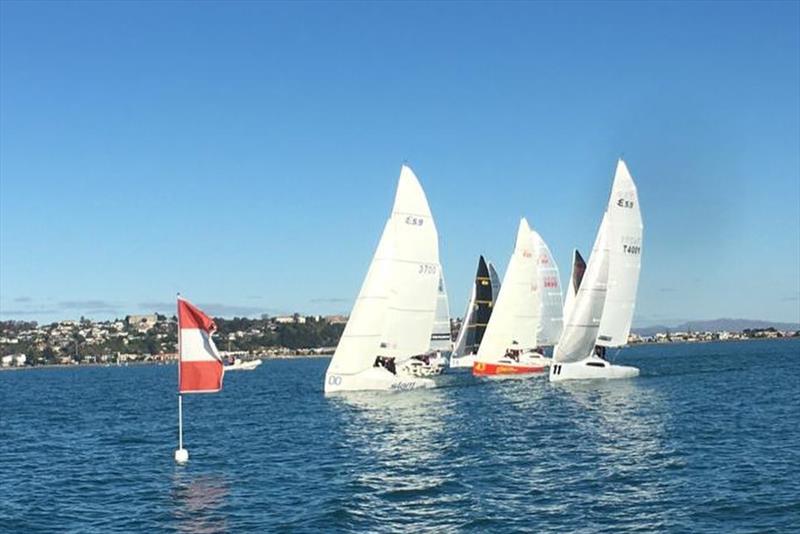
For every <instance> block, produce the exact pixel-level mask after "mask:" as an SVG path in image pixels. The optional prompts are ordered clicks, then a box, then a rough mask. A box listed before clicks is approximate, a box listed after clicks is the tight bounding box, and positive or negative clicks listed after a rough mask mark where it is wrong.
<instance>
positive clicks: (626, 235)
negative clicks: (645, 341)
mask: <svg viewBox="0 0 800 534" xmlns="http://www.w3.org/2000/svg"><path fill="white" fill-rule="evenodd" d="M606 214H607V218H608V254H609V260H608V265H609V268H608V288H607V293H606V300H605V305H604V308H603V316H602V317H603V318H602V321H601V322H600V330H599V332H598V336H597V344H598V345H602V346H605V347H619V346H622V345H625V344H626V343H627V342H628V334H630V330H631V323H632V321H633V310H634V306H635V303H636V288H637V286H638V283H639V271H640V270H641V258H642V255H641V253H642V214H641V212H640V210H639V198H638V195H637V192H636V184H634V183H633V178H632V177H631V174H630V172H629V171H628V167H627V166H626V165H625V162H624V161H622V160H621V159H620V160H619V162H618V163H617V169H616V172H615V174H614V184H613V185H612V187H611V197H610V199H609V201H608V208H607V210H606Z"/></svg>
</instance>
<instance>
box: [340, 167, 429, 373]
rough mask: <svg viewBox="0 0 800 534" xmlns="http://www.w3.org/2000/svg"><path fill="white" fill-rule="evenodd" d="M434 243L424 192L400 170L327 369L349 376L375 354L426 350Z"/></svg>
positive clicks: (403, 354) (397, 354)
mask: <svg viewBox="0 0 800 534" xmlns="http://www.w3.org/2000/svg"><path fill="white" fill-rule="evenodd" d="M439 272H440V267H439V243H438V235H437V233H436V226H435V225H434V222H433V218H432V216H431V212H430V208H429V207H428V201H427V199H426V198H425V192H424V191H423V190H422V187H421V186H420V184H419V181H418V180H417V177H416V176H415V175H414V173H413V172H412V171H411V169H410V168H408V167H406V166H405V165H404V166H403V168H402V169H401V171H400V179H399V182H398V185H397V194H396V195H395V201H394V207H393V208H392V214H391V216H390V217H389V220H388V221H387V222H386V226H385V227H384V230H383V235H382V236H381V240H380V242H379V243H378V248H377V250H376V251H375V255H374V257H373V258H372V263H371V264H370V267H369V270H368V271H367V276H366V277H365V279H364V283H363V284H362V286H361V291H360V292H359V294H358V298H357V299H356V302H355V304H354V305H353V310H352V311H351V313H350V319H349V320H348V321H347V325H346V326H345V329H344V332H343V334H342V337H341V339H340V340H339V345H338V346H337V347H336V352H335V353H334V355H333V358H332V359H331V363H330V365H329V367H328V372H329V373H337V374H354V373H358V372H360V371H363V370H365V369H368V368H370V367H372V365H373V363H374V361H375V358H376V357H377V356H379V355H380V356H394V357H395V358H397V362H398V363H399V362H401V361H403V360H405V359H407V358H409V357H411V356H413V355H415V354H422V353H424V352H426V351H427V349H428V344H429V343H430V336H431V332H432V330H433V320H434V313H435V309H436V293H437V287H438V280H439Z"/></svg>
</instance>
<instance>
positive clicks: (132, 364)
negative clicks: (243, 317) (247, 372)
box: [0, 354, 333, 372]
mask: <svg viewBox="0 0 800 534" xmlns="http://www.w3.org/2000/svg"><path fill="white" fill-rule="evenodd" d="M331 356H333V354H290V355H286V356H268V357H263V358H253V359H254V360H262V361H263V360H300V359H317V358H330V357H331ZM177 363H178V360H169V361H165V362H137V361H132V362H126V363H124V364H117V363H53V364H48V365H25V366H22V367H0V372H3V371H32V370H34V369H78V368H80V369H83V368H88V367H145V366H159V365H176V364H177Z"/></svg>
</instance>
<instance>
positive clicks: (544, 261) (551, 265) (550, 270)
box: [531, 230, 563, 346]
mask: <svg viewBox="0 0 800 534" xmlns="http://www.w3.org/2000/svg"><path fill="white" fill-rule="evenodd" d="M531 235H532V237H533V241H534V244H535V245H536V257H537V258H538V261H537V267H536V269H537V278H538V284H539V302H540V307H541V316H540V320H539V328H538V330H537V332H536V346H545V345H555V344H556V342H558V338H559V336H561V330H562V327H563V317H562V313H563V304H562V300H561V282H560V280H559V275H558V266H557V265H556V261H555V259H554V258H553V255H552V254H551V253H550V248H549V247H548V246H547V243H545V242H544V239H542V236H540V235H539V234H538V233H537V232H536V231H533V230H532V231H531Z"/></svg>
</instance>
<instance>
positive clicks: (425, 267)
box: [417, 263, 437, 274]
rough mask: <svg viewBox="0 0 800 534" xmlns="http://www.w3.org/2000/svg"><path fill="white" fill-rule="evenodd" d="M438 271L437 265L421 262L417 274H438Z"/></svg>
mask: <svg viewBox="0 0 800 534" xmlns="http://www.w3.org/2000/svg"><path fill="white" fill-rule="evenodd" d="M436 272H437V269H436V265H431V264H430V263H420V264H419V267H418V268H417V274H436Z"/></svg>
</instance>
